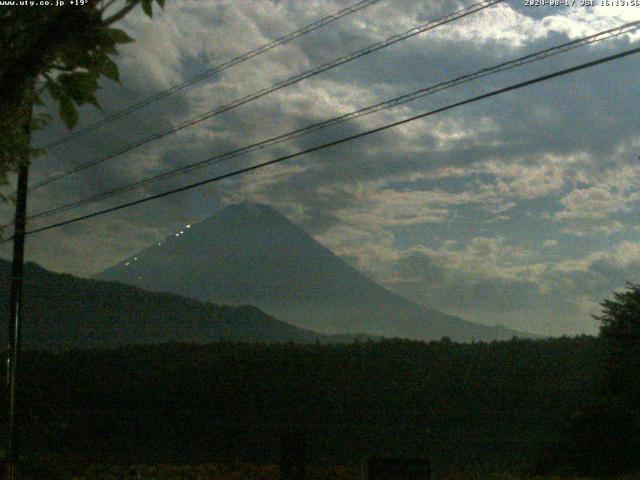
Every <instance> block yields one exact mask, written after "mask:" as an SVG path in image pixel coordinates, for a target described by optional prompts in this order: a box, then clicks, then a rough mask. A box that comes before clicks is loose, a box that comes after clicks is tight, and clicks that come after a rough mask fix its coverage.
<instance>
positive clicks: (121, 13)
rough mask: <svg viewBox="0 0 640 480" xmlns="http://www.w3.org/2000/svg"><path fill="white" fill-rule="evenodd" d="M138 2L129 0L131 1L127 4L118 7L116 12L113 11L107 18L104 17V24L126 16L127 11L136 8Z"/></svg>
mask: <svg viewBox="0 0 640 480" xmlns="http://www.w3.org/2000/svg"><path fill="white" fill-rule="evenodd" d="M139 3H140V0H131V3H129V5H127V6H126V7H124V8H122V9H120V11H119V12H118V13H114V14H113V15H111V16H110V17H109V18H107V19H105V20H104V24H105V25H107V26H108V25H111V24H112V23H115V22H117V21H118V20H122V19H123V18H124V17H126V16H127V13H129V12H130V11H131V10H133V9H134V8H136V6H137V5H138V4H139Z"/></svg>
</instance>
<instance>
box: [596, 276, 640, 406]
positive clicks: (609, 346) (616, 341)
mask: <svg viewBox="0 0 640 480" xmlns="http://www.w3.org/2000/svg"><path fill="white" fill-rule="evenodd" d="M601 306H602V315H599V316H594V318H595V319H596V320H598V321H600V322H601V326H600V341H601V342H602V345H603V346H604V348H605V351H606V354H607V364H606V368H605V378H604V385H603V386H604V390H605V391H604V393H605V395H607V396H608V397H613V398H616V399H619V400H621V401H624V402H627V403H628V404H629V405H630V406H635V408H636V409H639V410H640V284H633V283H629V284H628V285H627V290H626V291H624V292H616V293H614V300H605V301H604V302H603V303H602V304H601Z"/></svg>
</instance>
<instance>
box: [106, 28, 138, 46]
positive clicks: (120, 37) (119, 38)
mask: <svg viewBox="0 0 640 480" xmlns="http://www.w3.org/2000/svg"><path fill="white" fill-rule="evenodd" d="M109 35H110V36H111V38H112V39H113V41H114V42H116V43H131V42H133V38H131V37H130V36H129V35H128V34H127V32H125V31H124V30H120V29H119V28H110V29H109Z"/></svg>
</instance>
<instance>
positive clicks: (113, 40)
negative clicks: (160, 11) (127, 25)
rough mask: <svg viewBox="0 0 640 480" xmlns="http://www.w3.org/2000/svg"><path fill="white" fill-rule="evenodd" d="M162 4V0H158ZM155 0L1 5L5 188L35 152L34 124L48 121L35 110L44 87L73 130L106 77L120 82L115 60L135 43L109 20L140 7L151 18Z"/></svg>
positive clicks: (0, 122)
mask: <svg viewBox="0 0 640 480" xmlns="http://www.w3.org/2000/svg"><path fill="white" fill-rule="evenodd" d="M155 1H156V2H157V3H158V5H160V7H164V2H165V0H155ZM152 2H153V0H73V1H71V0H66V1H65V2H64V3H65V5H62V6H54V4H55V3H56V1H55V0H50V3H51V6H39V5H35V6H20V5H15V6H10V7H7V6H5V7H2V8H3V9H2V10H0V131H1V132H2V135H0V186H2V185H6V184H7V182H8V174H9V173H11V172H16V171H17V170H18V167H19V165H20V164H24V163H25V162H28V161H29V158H30V157H31V156H32V155H33V154H34V153H36V152H35V151H34V150H32V148H31V145H30V133H31V131H32V130H34V129H36V128H39V127H41V126H42V125H43V124H45V123H46V122H47V121H48V120H49V117H48V116H47V115H46V114H45V113H41V112H38V111H36V112H34V114H32V112H33V107H34V106H35V107H38V106H40V105H42V104H43V101H42V95H43V94H44V93H45V92H46V93H48V94H49V95H50V97H51V98H52V99H53V100H54V101H55V102H56V103H57V105H58V107H59V113H60V117H61V118H62V120H63V121H64V123H65V124H66V125H67V127H69V128H72V127H73V126H74V125H75V124H76V123H77V121H78V107H79V106H81V105H84V104H87V103H88V104H93V105H95V106H96V107H99V103H98V100H97V98H96V92H97V90H98V88H99V80H100V78H101V77H105V78H108V79H111V80H114V81H116V82H118V81H119V72H118V66H117V65H116V63H115V62H114V60H113V57H114V56H115V55H117V53H118V52H117V46H118V45H119V44H123V43H128V42H131V41H133V40H132V38H131V37H129V35H127V34H126V33H125V32H124V31H122V30H120V29H118V28H115V27H113V26H112V25H113V24H115V23H116V22H118V21H120V20H122V19H123V18H124V17H125V16H126V15H127V14H128V13H129V12H130V11H132V10H133V9H134V8H135V7H136V6H137V5H141V7H142V9H143V10H144V12H145V13H146V14H147V15H149V16H152V14H153V10H152Z"/></svg>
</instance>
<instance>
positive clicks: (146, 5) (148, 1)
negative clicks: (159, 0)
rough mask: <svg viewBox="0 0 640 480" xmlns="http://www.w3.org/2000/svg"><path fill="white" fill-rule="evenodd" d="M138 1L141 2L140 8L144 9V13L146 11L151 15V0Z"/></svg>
mask: <svg viewBox="0 0 640 480" xmlns="http://www.w3.org/2000/svg"><path fill="white" fill-rule="evenodd" d="M140 3H141V4H142V10H144V13H146V14H147V15H148V16H149V17H153V8H152V7H151V0H142V1H141V2H140Z"/></svg>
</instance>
